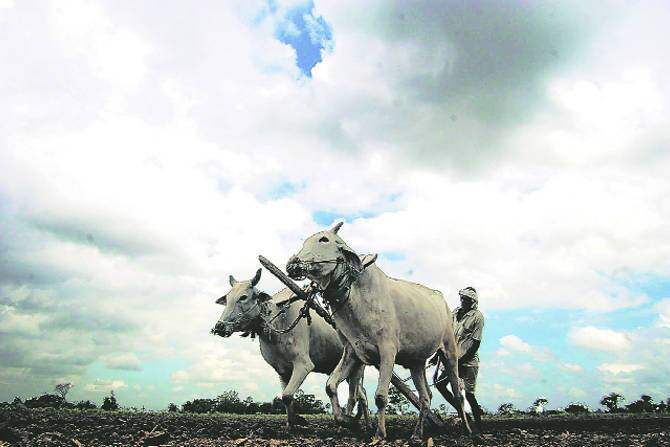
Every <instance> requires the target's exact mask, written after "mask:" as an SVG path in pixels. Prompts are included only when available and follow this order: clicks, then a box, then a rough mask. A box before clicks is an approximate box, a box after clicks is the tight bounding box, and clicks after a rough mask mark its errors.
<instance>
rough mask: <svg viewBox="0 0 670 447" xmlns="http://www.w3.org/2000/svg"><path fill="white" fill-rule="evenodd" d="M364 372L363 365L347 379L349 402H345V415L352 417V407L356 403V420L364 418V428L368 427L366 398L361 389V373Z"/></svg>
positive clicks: (368, 416) (368, 413) (363, 389)
mask: <svg viewBox="0 0 670 447" xmlns="http://www.w3.org/2000/svg"><path fill="white" fill-rule="evenodd" d="M364 372H365V365H363V364H361V366H360V367H359V368H358V369H357V370H355V371H354V372H353V373H352V375H351V376H349V378H348V379H347V382H349V400H348V402H347V414H348V415H350V416H351V415H352V414H353V411H354V406H355V405H356V403H358V410H357V411H356V419H360V418H361V416H363V417H364V420H365V426H366V427H369V425H370V411H369V409H368V396H367V394H366V392H365V388H364V387H363V375H364V374H363V373H364Z"/></svg>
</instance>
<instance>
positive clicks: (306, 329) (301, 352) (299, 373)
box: [212, 269, 368, 426]
mask: <svg viewBox="0 0 670 447" xmlns="http://www.w3.org/2000/svg"><path fill="white" fill-rule="evenodd" d="M260 277H261V269H259V270H258V271H257V272H256V276H254V277H253V278H252V279H251V280H249V281H236V280H235V278H233V277H232V275H231V276H230V285H231V287H232V289H231V290H230V291H229V292H228V293H227V294H225V295H224V296H222V297H221V298H219V299H218V300H216V302H217V303H218V304H222V305H224V306H225V307H226V308H225V310H224V311H223V313H222V314H221V317H220V318H219V321H218V322H217V323H216V325H215V326H214V329H212V332H213V333H214V334H217V335H220V336H222V337H229V336H231V335H232V334H233V333H234V332H246V333H253V334H256V335H258V338H259V340H260V349H261V355H262V356H263V359H265V361H266V362H267V363H268V364H269V365H270V366H272V368H274V370H275V371H276V372H277V374H279V380H280V381H281V384H282V395H281V396H282V401H283V402H284V405H285V406H286V413H287V415H288V425H289V426H292V425H304V424H305V423H306V421H305V419H304V418H303V417H302V416H300V415H298V414H296V412H295V410H294V405H293V395H294V394H295V393H296V391H298V389H299V388H300V385H302V383H303V382H304V380H305V378H306V377H307V375H308V374H309V373H310V372H312V371H314V372H318V373H323V374H330V373H331V372H332V371H333V369H334V368H335V366H336V365H337V363H338V362H339V361H340V358H341V357H342V353H343V350H344V347H343V343H342V341H341V340H340V338H339V336H338V334H337V332H336V331H335V330H334V329H333V328H332V327H331V326H330V325H329V324H328V323H326V322H325V321H324V320H323V318H321V317H319V316H318V315H315V314H314V312H310V316H311V319H312V323H311V324H308V323H307V321H306V320H305V319H302V320H300V321H299V322H298V324H297V325H296V326H295V328H294V329H293V330H292V331H290V332H287V333H285V334H281V333H277V332H276V331H273V329H277V330H282V329H286V328H288V327H289V326H290V325H291V323H292V322H294V321H295V319H296V318H298V316H299V314H300V309H301V307H302V305H303V303H302V302H300V301H297V302H293V303H292V304H290V306H289V307H288V309H287V311H286V312H285V313H284V314H283V315H281V316H279V317H277V318H276V319H274V320H273V321H272V322H269V321H270V320H271V319H272V318H273V317H274V316H275V315H277V313H278V312H279V310H280V309H279V307H278V306H277V304H276V303H280V302H283V301H286V300H288V299H289V298H291V297H293V296H294V295H293V293H292V292H291V291H290V290H289V289H283V290H281V291H280V292H278V293H277V294H275V295H273V296H270V295H268V294H267V293H264V292H261V291H259V290H258V289H256V287H255V286H256V285H257V284H258V281H259V280H260ZM362 378H363V367H361V368H358V369H357V370H354V371H352V375H351V377H348V378H347V380H348V382H349V400H348V404H347V414H348V415H349V414H351V412H352V410H353V407H354V405H355V403H356V402H358V403H359V407H358V415H357V417H360V415H361V414H363V415H365V419H366V424H367V417H368V416H367V415H368V409H367V398H366V395H365V390H364V389H363V386H362Z"/></svg>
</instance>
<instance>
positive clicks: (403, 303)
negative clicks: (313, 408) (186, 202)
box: [286, 223, 470, 439]
mask: <svg viewBox="0 0 670 447" xmlns="http://www.w3.org/2000/svg"><path fill="white" fill-rule="evenodd" d="M341 225H342V223H339V224H337V225H336V226H335V227H334V228H333V229H332V230H329V231H328V230H326V231H320V232H318V233H316V234H314V235H312V236H310V237H309V238H307V239H306V240H305V242H304V244H303V247H302V249H301V250H300V252H299V253H298V254H297V255H294V256H293V257H292V258H291V259H290V260H289V261H288V263H287V266H286V271H287V272H288V273H289V276H291V277H292V278H295V279H299V278H302V277H304V276H306V277H308V278H310V279H311V280H313V281H315V282H316V283H317V284H318V285H319V287H320V288H321V290H322V294H323V298H324V300H325V301H326V302H327V303H328V304H329V305H330V307H331V309H332V314H333V319H334V320H335V323H336V325H337V329H338V331H339V332H340V333H341V334H342V335H343V336H344V338H345V339H346V341H347V343H346V346H345V348H344V356H343V357H342V360H341V361H340V363H339V364H338V365H337V367H336V368H335V370H334V371H333V373H332V374H331V376H330V378H329V379H328V382H327V384H326V392H327V394H328V396H329V397H330V399H331V403H332V408H333V415H334V416H335V419H336V421H338V422H340V423H347V422H349V421H348V420H349V418H350V416H348V415H347V414H346V413H344V412H343V411H342V409H341V408H340V406H339V401H338V397H337V386H338V385H339V384H340V383H341V382H342V381H343V380H344V379H345V378H346V377H348V376H349V375H350V374H351V373H352V372H353V371H356V370H358V369H359V368H360V367H361V365H363V364H366V365H374V366H376V367H377V368H378V369H379V382H378V384H377V390H376V392H375V403H376V405H377V408H378V413H377V415H378V423H377V432H376V435H375V436H376V438H377V439H383V438H385V437H386V427H385V408H386V405H387V403H388V390H389V384H390V382H391V375H392V374H393V366H394V364H399V365H402V366H404V367H406V368H408V369H409V370H410V372H411V374H412V380H413V382H414V385H415V386H416V389H417V391H418V393H419V401H420V403H421V408H420V413H419V420H418V422H417V424H416V427H415V429H414V433H413V434H412V437H413V438H422V437H423V424H424V420H425V418H426V415H427V413H428V412H429V411H430V400H431V397H432V396H431V392H430V389H429V386H428V381H427V380H426V374H425V365H426V360H427V359H428V358H429V357H431V356H432V355H433V354H435V352H437V353H438V354H439V356H440V358H441V360H442V361H443V362H444V364H445V367H446V370H447V372H448V377H449V381H450V383H451V386H452V389H453V390H460V386H459V380H458V366H457V362H458V355H457V346H456V342H455V339H454V331H453V323H452V316H451V311H450V310H449V307H448V306H447V303H446V301H445V300H444V298H443V297H442V294H441V293H440V292H438V291H437V290H433V289H429V288H427V287H424V286H422V285H420V284H415V283H412V282H408V281H403V280H399V279H394V278H389V277H388V276H386V275H385V274H384V272H382V271H381V270H380V269H379V268H378V267H377V266H376V265H374V264H373V265H371V266H370V267H368V268H365V269H364V268H363V266H362V264H361V260H360V258H359V257H358V255H357V254H356V253H354V251H353V250H351V248H349V247H348V246H347V244H346V243H345V242H344V241H343V240H342V239H341V238H340V237H339V236H338V235H337V231H338V230H339V229H340V226H341ZM455 394H456V396H457V399H456V401H457V410H458V413H459V415H460V417H461V419H462V420H463V422H464V424H465V427H466V429H467V430H468V431H470V427H469V425H468V421H467V419H466V418H465V416H464V413H463V397H462V394H461V393H460V392H458V393H455Z"/></svg>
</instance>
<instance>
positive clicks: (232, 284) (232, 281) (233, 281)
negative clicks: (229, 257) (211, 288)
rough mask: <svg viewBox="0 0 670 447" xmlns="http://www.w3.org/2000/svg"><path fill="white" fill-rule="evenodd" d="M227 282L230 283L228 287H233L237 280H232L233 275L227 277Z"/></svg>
mask: <svg viewBox="0 0 670 447" xmlns="http://www.w3.org/2000/svg"><path fill="white" fill-rule="evenodd" d="M228 282H229V283H230V287H233V286H234V285H235V284H237V280H236V279H235V278H233V275H230V276H229V277H228Z"/></svg>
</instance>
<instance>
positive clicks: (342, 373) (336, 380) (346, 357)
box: [326, 344, 362, 426]
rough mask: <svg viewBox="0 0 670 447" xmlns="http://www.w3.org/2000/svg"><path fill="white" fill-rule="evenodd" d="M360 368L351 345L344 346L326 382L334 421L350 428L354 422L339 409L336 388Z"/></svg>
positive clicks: (359, 362)
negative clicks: (338, 360)
mask: <svg viewBox="0 0 670 447" xmlns="http://www.w3.org/2000/svg"><path fill="white" fill-rule="evenodd" d="M361 366H362V363H361V361H360V360H359V359H358V357H356V354H354V352H353V349H352V348H351V345H349V344H345V347H344V353H343V354H342V358H341V359H340V363H338V364H337V366H336V367H335V369H334V370H333V372H332V373H331V374H330V377H328V381H327V382H326V394H327V395H328V397H329V398H330V405H331V407H332V409H333V416H334V417H335V421H336V422H337V423H338V424H340V425H345V426H352V425H354V424H355V422H356V420H355V419H354V418H353V417H351V416H350V415H348V414H347V413H346V412H345V411H343V410H342V408H341V407H340V401H339V399H338V397H337V386H338V385H339V384H340V383H342V382H343V381H344V380H345V379H347V378H349V377H350V376H351V375H352V374H353V373H354V372H355V371H357V370H358V369H360V368H361Z"/></svg>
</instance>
